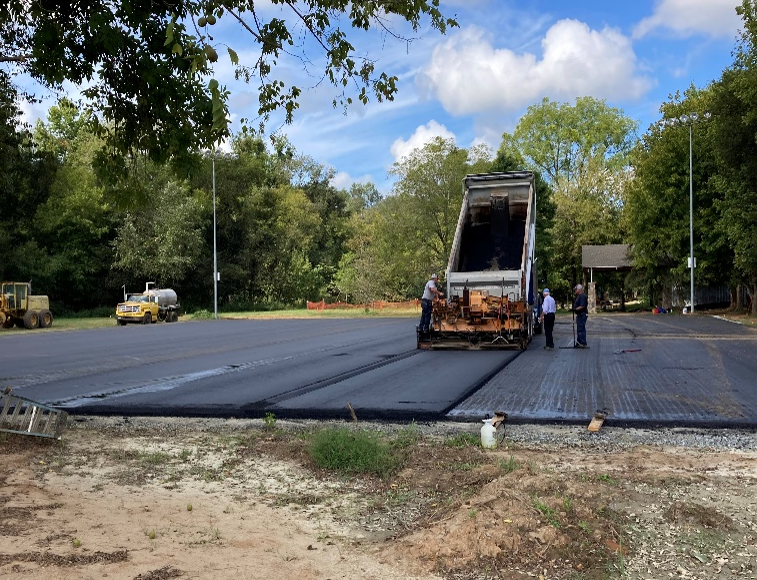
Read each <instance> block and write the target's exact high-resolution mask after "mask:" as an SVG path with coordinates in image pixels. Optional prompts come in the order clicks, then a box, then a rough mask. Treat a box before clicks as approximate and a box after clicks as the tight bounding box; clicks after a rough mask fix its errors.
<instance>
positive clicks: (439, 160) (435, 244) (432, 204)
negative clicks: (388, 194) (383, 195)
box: [389, 137, 491, 278]
mask: <svg viewBox="0 0 757 580" xmlns="http://www.w3.org/2000/svg"><path fill="white" fill-rule="evenodd" d="M490 163H491V152H490V151H489V150H486V149H473V150H471V151H470V152H468V151H467V150H466V149H461V148H459V147H458V146H457V145H455V142H454V140H452V139H443V138H441V137H436V138H434V139H433V140H432V141H430V142H429V143H427V144H426V145H424V146H423V147H422V148H420V149H415V150H414V151H412V152H411V153H410V154H409V155H408V156H407V157H404V158H403V159H401V160H400V161H398V162H396V163H394V165H393V166H392V169H391V170H390V171H389V173H390V175H393V176H395V177H397V181H396V183H395V184H394V186H393V188H392V194H393V195H396V196H398V197H399V198H400V199H401V200H402V203H403V204H404V205H405V206H406V208H405V210H404V211H405V216H404V217H403V218H402V219H401V222H400V223H398V224H395V227H396V228H397V229H398V230H399V231H401V232H402V236H403V238H404V239H405V240H406V241H405V244H404V245H407V244H410V245H411V246H412V247H414V248H416V249H417V250H416V251H417V252H419V255H420V256H426V258H425V259H423V258H421V260H420V261H421V262H425V264H424V265H423V266H422V267H421V271H418V272H417V275H419V276H420V277H421V278H425V277H426V276H427V275H428V274H430V271H431V270H440V271H441V270H443V269H444V268H445V267H446V265H447V259H448V257H449V252H450V248H451V247H452V241H453V238H454V236H455V229H456V227H457V220H458V217H459V215H460V206H461V204H462V199H463V192H462V185H461V183H462V179H463V177H465V175H467V174H468V173H478V172H480V171H484V170H485V169H486V168H488V167H489V165H490ZM398 241H399V240H398Z"/></svg>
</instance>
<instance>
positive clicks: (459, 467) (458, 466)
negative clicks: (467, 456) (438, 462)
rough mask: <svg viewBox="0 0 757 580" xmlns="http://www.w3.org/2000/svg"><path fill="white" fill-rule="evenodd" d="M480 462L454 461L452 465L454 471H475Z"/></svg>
mask: <svg viewBox="0 0 757 580" xmlns="http://www.w3.org/2000/svg"><path fill="white" fill-rule="evenodd" d="M479 465H480V463H471V462H469V461H466V462H465V463H454V464H453V465H452V471H473V470H474V469H476V468H477V467H478V466H479Z"/></svg>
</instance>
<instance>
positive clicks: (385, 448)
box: [309, 428, 404, 477]
mask: <svg viewBox="0 0 757 580" xmlns="http://www.w3.org/2000/svg"><path fill="white" fill-rule="evenodd" d="M309 452H310V456H311V458H312V459H313V461H314V462H315V464H316V465H317V466H318V467H321V468H323V469H329V470H331V471H338V472H340V473H348V474H353V475H354V474H373V475H378V476H379V477H387V476H389V475H391V474H392V473H394V472H396V471H397V470H398V469H399V468H400V467H401V466H402V464H403V460H404V458H403V456H402V454H401V453H400V452H399V451H398V450H397V449H396V447H393V446H392V445H390V444H389V443H387V442H385V441H382V440H381V439H380V437H379V436H378V435H376V434H373V433H367V432H365V431H352V430H350V429H344V428H342V429H324V430H322V431H318V432H316V433H315V435H313V439H312V441H311V443H310V448H309Z"/></svg>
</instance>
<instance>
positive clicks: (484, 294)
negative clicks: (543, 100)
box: [418, 171, 536, 349]
mask: <svg viewBox="0 0 757 580" xmlns="http://www.w3.org/2000/svg"><path fill="white" fill-rule="evenodd" d="M535 205H536V204H535V195H534V176H533V173H531V172H530V171H517V172H502V173H484V174H475V175H468V176H466V177H465V179H463V203H462V207H461V209H460V217H459V219H458V223H457V229H456V231H455V239H454V241H453V244H452V250H451V252H450V257H449V263H448V266H447V271H446V278H447V292H446V298H445V299H443V300H438V301H436V302H435V303H434V310H433V318H432V330H431V331H430V332H428V333H419V334H418V346H419V347H421V348H444V347H456V348H523V349H525V348H526V347H527V346H528V343H529V342H530V341H531V336H532V334H533V325H534V320H533V316H532V307H531V304H533V290H532V284H531V282H532V277H533V273H534V232H535V218H536V213H535Z"/></svg>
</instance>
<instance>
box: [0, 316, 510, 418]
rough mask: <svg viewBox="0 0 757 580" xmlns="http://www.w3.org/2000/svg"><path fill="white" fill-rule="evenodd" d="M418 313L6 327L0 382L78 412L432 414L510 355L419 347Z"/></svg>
mask: <svg viewBox="0 0 757 580" xmlns="http://www.w3.org/2000/svg"><path fill="white" fill-rule="evenodd" d="M415 323H416V321H415V320H414V319H351V320H219V321H203V322H188V323H178V324H155V325H150V326H141V325H136V326H127V327H122V328H121V327H119V328H116V327H115V326H114V327H113V328H111V329H99V330H91V331H76V332H43V331H35V332H21V331H13V334H12V335H11V334H10V333H9V334H6V335H0V336H1V337H2V338H0V365H2V367H1V368H3V369H4V370H3V372H2V375H3V376H2V377H0V381H1V382H0V384H5V385H10V386H12V387H13V388H14V394H16V395H19V396H22V397H26V398H28V399H32V400H34V401H37V402H40V403H43V404H47V405H52V406H55V407H60V408H64V409H66V410H68V411H69V412H71V413H79V414H103V415H105V414H110V415H112V414H116V415H132V416H136V415H170V416H217V417H262V416H264V415H265V414H266V413H269V412H272V413H274V414H275V415H276V416H277V417H303V418H305V417H306V418H334V417H339V418H344V417H347V418H349V417H350V414H349V411H348V409H347V404H348V403H349V404H350V405H351V406H352V408H353V409H354V410H355V412H356V413H357V414H358V417H360V418H361V419H377V418H386V419H389V418H392V419H408V420H410V419H414V420H431V419H439V418H440V417H443V415H444V413H445V412H446V411H447V410H448V409H450V408H451V407H452V406H453V405H454V403H456V402H457V401H459V400H460V399H461V398H462V397H464V396H465V395H466V394H468V393H470V392H472V391H473V390H474V389H475V388H476V387H478V386H480V385H481V384H483V382H485V381H486V380H487V379H488V378H490V377H491V376H492V375H493V374H494V373H495V372H496V371H498V370H500V369H501V368H503V366H504V364H505V363H506V362H507V361H508V360H509V359H511V358H512V357H513V356H514V353H505V354H503V353H481V354H483V355H484V356H480V357H478V358H477V363H476V365H475V366H474V367H472V368H468V367H467V366H466V365H465V362H464V357H463V355H465V354H466V353H459V352H458V353H430V352H425V351H419V350H417V349H416V339H415Z"/></svg>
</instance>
